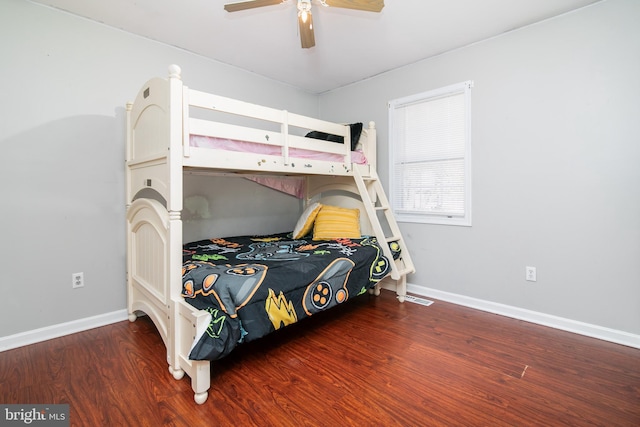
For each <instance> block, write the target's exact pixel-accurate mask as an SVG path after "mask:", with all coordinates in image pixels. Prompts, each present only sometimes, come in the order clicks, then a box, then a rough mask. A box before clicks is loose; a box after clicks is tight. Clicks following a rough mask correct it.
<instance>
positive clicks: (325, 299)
mask: <svg viewBox="0 0 640 427" xmlns="http://www.w3.org/2000/svg"><path fill="white" fill-rule="evenodd" d="M291 235H292V234H291V233H281V234H276V235H270V236H241V237H226V238H216V239H209V240H200V241H197V242H192V243H188V244H185V245H184V248H183V249H184V250H183V269H182V295H183V297H184V299H185V301H187V302H188V303H190V304H191V305H192V306H194V307H196V308H198V309H200V310H205V311H207V312H208V313H209V314H211V322H210V323H209V326H208V328H207V329H206V331H199V333H198V336H197V337H196V339H195V341H194V345H193V347H192V349H191V353H190V354H189V358H190V359H192V360H216V359H219V358H221V357H224V356H226V355H227V354H228V353H229V352H231V350H233V349H234V348H235V347H236V346H237V345H238V344H240V343H242V342H246V341H252V340H254V339H257V338H260V337H263V336H265V335H267V334H269V333H271V332H273V331H275V330H277V329H280V328H282V327H284V326H287V325H289V324H292V323H295V322H297V321H298V320H301V319H303V318H305V317H308V316H311V315H313V314H315V313H318V312H320V311H323V310H326V309H328V308H331V307H334V306H336V305H338V304H341V303H343V302H345V301H346V300H347V299H349V298H351V297H354V296H356V295H360V294H363V293H365V292H366V291H367V290H368V289H369V288H372V287H373V286H375V284H376V283H377V282H379V281H380V280H381V279H382V278H384V277H385V276H386V274H387V273H388V270H389V261H388V260H387V259H386V258H385V257H384V255H383V254H382V250H381V249H380V247H379V246H378V243H377V241H376V239H375V237H363V238H359V239H355V238H352V239H336V240H311V239H298V240H294V239H292V238H291Z"/></svg>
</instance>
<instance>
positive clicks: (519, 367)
mask: <svg viewBox="0 0 640 427" xmlns="http://www.w3.org/2000/svg"><path fill="white" fill-rule="evenodd" d="M165 359H166V356H165V348H164V345H163V343H162V340H161V338H160V336H159V335H158V333H157V331H156V330H155V327H154V325H153V323H151V321H150V320H149V319H148V318H141V319H138V320H137V321H136V322H135V323H129V322H120V323H116V324H113V325H110V326H105V327H102V328H97V329H93V330H90V331H86V332H82V333H78V334H74V335H70V336H66V337H62V338H58V339H55V340H51V341H47V342H43V343H38V344H34V345H30V346H26V347H22V348H19V349H14V350H9V351H5V352H2V353H0V403H33V404H36V403H47V404H51V403H67V404H69V405H70V419H71V425H72V426H128V425H131V426H152V427H157V426H165V425H166V426H201V425H202V426H204V425H207V426H254V425H255V426H607V427H610V426H639V425H640V350H638V349H633V348H629V347H625V346H621V345H617V344H612V343H608V342H604V341H599V340H596V339H592V338H587V337H583V336H579V335H574V334H571V333H567V332H562V331H558V330H554V329H551V328H546V327H542V326H538V325H533V324H529V323H526V322H521V321H518V320H514V319H509V318H505V317H501V316H497V315H493V314H489V313H485V312H481V311H477V310H473V309H469V308H464V307H460V306H456V305H452V304H448V303H445V302H440V301H436V302H435V303H434V304H433V305H431V306H428V307H425V306H422V305H418V304H412V303H408V302H407V303H404V304H400V303H398V302H397V300H396V299H395V298H394V295H393V294H392V293H391V292H386V291H383V293H382V295H381V296H380V297H372V296H368V295H365V296H362V297H359V298H357V299H355V300H353V301H350V302H348V303H347V304H345V305H344V306H342V307H338V308H335V309H332V310H330V311H329V312H327V313H321V314H317V315H315V316H313V317H312V318H310V319H307V320H305V321H302V322H300V323H299V324H296V325H292V326H290V327H288V328H286V329H285V330H282V331H279V332H278V333H276V334H274V335H272V336H271V337H269V338H268V339H265V340H259V341H256V342H253V343H249V344H245V345H243V346H241V347H239V348H238V349H237V350H236V351H235V353H233V354H232V355H231V356H230V357H228V358H227V359H224V360H222V361H219V362H217V363H215V364H214V365H213V369H212V371H213V372H212V380H211V381H212V389H211V390H210V395H209V399H208V400H207V402H206V403H205V404H204V405H202V406H199V405H196V404H195V403H194V401H193V393H192V391H191V386H190V383H189V380H188V378H187V377H186V376H185V378H184V379H182V380H180V381H176V380H174V379H173V377H172V376H171V374H170V373H169V371H168V367H167V364H166V360H165Z"/></svg>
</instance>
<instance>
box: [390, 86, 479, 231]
mask: <svg viewBox="0 0 640 427" xmlns="http://www.w3.org/2000/svg"><path fill="white" fill-rule="evenodd" d="M472 87H473V81H470V80H469V81H466V82H462V83H457V84H453V85H450V86H446V87H443V88H439V89H435V90H431V91H427V92H423V93H419V94H415V95H411V96H407V97H403V98H399V99H395V100H393V101H390V102H389V187H390V196H391V197H390V201H391V208H392V210H393V212H394V215H395V218H396V221H398V222H412V223H426V224H444V225H460V226H471V88H472ZM460 94H463V96H464V98H463V99H464V107H463V108H464V120H463V123H464V159H463V164H464V172H463V173H464V177H463V182H464V184H463V185H464V197H463V205H464V206H463V213H455V214H454V213H447V212H439V211H437V209H430V208H428V207H424V208H416V209H409V208H407V207H406V206H405V207H403V206H402V205H401V200H400V198H401V196H400V195H401V194H402V188H401V186H402V182H401V181H402V180H401V179H399V176H400V174H401V171H400V170H401V168H402V166H403V164H404V163H403V161H404V160H402V159H400V155H396V153H397V152H399V150H401V148H399V147H402V148H404V144H405V142H406V141H402V140H401V139H402V137H401V136H399V132H398V129H399V128H400V126H399V120H400V114H399V110H401V109H404V108H406V107H407V106H411V105H416V104H420V103H425V102H430V101H435V100H438V99H442V98H445V97H448V96H453V95H460ZM430 161H434V160H433V159H431V160H430ZM435 161H444V159H438V158H436V159H435Z"/></svg>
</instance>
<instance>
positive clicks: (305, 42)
mask: <svg viewBox="0 0 640 427" xmlns="http://www.w3.org/2000/svg"><path fill="white" fill-rule="evenodd" d="M298 28H299V29H300V44H301V45H302V47H303V48H304V49H307V48H310V47H314V46H315V45H316V38H315V36H314V34H313V16H311V13H308V14H307V18H306V20H304V21H303V19H302V16H300V15H298Z"/></svg>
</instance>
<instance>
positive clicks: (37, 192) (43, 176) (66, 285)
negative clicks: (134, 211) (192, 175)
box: [0, 0, 318, 337]
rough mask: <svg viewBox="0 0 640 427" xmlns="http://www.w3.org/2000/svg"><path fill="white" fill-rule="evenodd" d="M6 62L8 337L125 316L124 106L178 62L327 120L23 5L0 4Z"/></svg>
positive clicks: (0, 313) (192, 73)
mask: <svg viewBox="0 0 640 427" xmlns="http://www.w3.org/2000/svg"><path fill="white" fill-rule="evenodd" d="M0 57H1V58H2V66H1V75H2V79H0V94H2V96H1V97H0V117H2V125H1V126H0V146H1V147H2V155H1V156H0V195H1V200H2V205H1V211H2V214H1V215H2V216H1V218H2V221H0V236H2V237H1V239H0V241H1V245H2V246H1V248H2V252H1V254H0V337H3V336H8V335H13V334H17V333H20V332H25V331H32V330H35V329H38V328H42V327H46V326H49V325H57V324H61V323H64V322H69V321H74V320H78V319H84V318H87V317H90V316H94V315H100V314H104V313H110V312H114V311H117V310H122V309H124V308H126V295H125V233H124V224H125V200H124V105H125V103H126V102H127V101H130V100H132V99H133V98H134V97H135V95H136V93H137V91H138V90H139V89H140V87H141V86H142V85H143V84H144V82H145V81H146V80H147V79H149V78H150V77H153V76H166V75H167V67H168V65H169V64H172V63H176V64H179V65H180V66H181V67H182V69H183V76H184V80H185V82H186V84H187V85H189V86H191V87H194V88H198V89H201V90H206V91H212V92H214V93H218V94H220V95H226V96H232V97H236V98H239V99H242V100H246V101H249V102H256V103H261V104H265V105H269V106H272V107H276V108H286V109H288V110H291V111H297V112H301V113H302V114H308V115H317V113H318V105H317V97H315V96H312V95H309V94H307V93H305V92H302V91H299V90H297V89H294V88H292V87H289V86H285V85H282V84H280V83H276V82H274V81H272V80H268V79H265V78H262V77H260V76H257V75H255V74H252V73H250V72H247V71H243V70H239V69H236V68H233V67H229V66H226V65H223V64H220V63H217V62H214V61H209V60H206V59H204V58H202V57H199V56H196V55H193V54H190V53H188V52H185V51H181V50H178V49H175V48H172V47H169V46H166V45H162V44H159V43H155V42H153V41H149V40H146V39H143V38H140V37H136V36H133V35H130V34H128V33H125V32H122V31H120V30H117V29H113V28H109V27H106V26H103V25H100V24H96V23H94V22H91V21H88V20H85V19H81V18H77V17H75V16H72V15H69V14H66V13H63V12H60V11H57V10H55V9H50V8H47V7H44V6H41V5H35V4H32V3H30V2H28V1H25V0H2V1H1V2H0ZM232 185H236V184H232ZM237 185H240V187H239V190H237V191H246V190H247V189H252V188H254V187H251V186H252V185H253V186H257V184H251V183H243V184H237ZM212 188H213V187H212ZM225 188H226V189H225V191H227V192H232V191H233V187H231V188H229V187H225ZM212 191H214V192H215V188H213V190H212ZM252 191H253V190H252ZM203 192H205V193H206V191H205V190H203ZM208 197H210V198H211V199H215V196H208ZM278 200H280V199H278ZM292 200H293V201H292V202H289V203H291V206H292V209H298V208H299V203H298V201H297V200H296V199H292ZM257 201H260V199H257ZM240 202H241V199H235V200H229V201H228V202H227V210H228V209H229V206H232V205H234V204H237V203H240ZM249 203H250V204H249V207H247V206H241V205H238V206H237V210H238V211H241V212H243V211H251V210H252V209H253V207H255V203H256V200H255V199H254V200H253V201H249ZM261 208H262V209H263V210H264V209H268V208H269V207H268V206H261ZM253 210H254V211H255V209H253ZM274 211H275V212H273V213H271V216H272V217H275V216H281V215H282V203H278V204H277V206H275V207H274ZM268 215H269V213H268V211H267V216H268ZM294 217H295V215H294ZM292 221H293V222H292V224H291V229H292V228H293V224H295V219H294V220H292ZM192 225H193V224H192ZM195 225H196V226H197V225H198V224H195ZM207 231H210V232H215V230H207ZM190 233H191V234H194V231H193V230H191V231H190ZM203 237H206V236H203ZM75 272H84V277H85V283H86V284H85V287H84V288H81V289H72V287H71V274H72V273H75Z"/></svg>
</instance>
